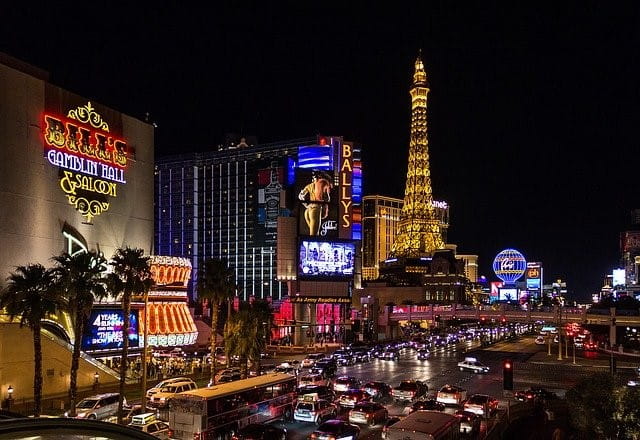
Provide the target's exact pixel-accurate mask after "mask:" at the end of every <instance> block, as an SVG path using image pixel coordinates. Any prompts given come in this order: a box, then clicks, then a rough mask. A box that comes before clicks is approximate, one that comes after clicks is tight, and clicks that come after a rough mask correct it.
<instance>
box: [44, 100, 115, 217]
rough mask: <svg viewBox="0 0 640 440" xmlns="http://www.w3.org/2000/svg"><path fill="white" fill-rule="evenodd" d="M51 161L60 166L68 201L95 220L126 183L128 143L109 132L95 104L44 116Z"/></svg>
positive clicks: (62, 186)
mask: <svg viewBox="0 0 640 440" xmlns="http://www.w3.org/2000/svg"><path fill="white" fill-rule="evenodd" d="M44 142H45V145H46V146H47V147H49V148H50V149H49V150H48V151H47V152H46V158H47V161H48V162H49V163H50V164H51V165H53V166H56V167H58V168H60V170H61V173H60V181H59V184H60V188H61V189H62V191H63V192H64V193H65V195H66V196H67V200H68V201H69V203H70V204H71V205H73V206H74V207H75V208H76V209H77V210H78V211H79V212H80V214H82V215H83V216H85V217H86V218H87V221H88V222H91V220H92V218H93V217H95V216H97V215H100V214H101V213H103V212H104V211H106V210H107V209H109V199H108V197H116V196H117V193H118V184H123V183H126V180H125V178H124V168H125V167H126V166H127V144H126V143H125V142H124V141H122V140H120V139H117V138H116V137H114V136H113V135H111V134H110V133H109V125H108V124H107V123H106V122H104V121H103V120H102V116H100V115H99V114H98V113H97V112H96V111H95V110H94V108H93V107H92V105H91V103H90V102H89V103H87V105H85V106H83V107H78V108H77V109H75V110H70V111H69V113H68V114H67V117H60V116H54V115H50V114H45V115H44Z"/></svg>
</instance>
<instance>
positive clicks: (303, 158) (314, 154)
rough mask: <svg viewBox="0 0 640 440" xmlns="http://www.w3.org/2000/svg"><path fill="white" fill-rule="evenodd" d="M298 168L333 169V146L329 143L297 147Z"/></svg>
mask: <svg viewBox="0 0 640 440" xmlns="http://www.w3.org/2000/svg"><path fill="white" fill-rule="evenodd" d="M298 168H306V169H314V170H333V147H332V146H331V145H306V146H300V147H298Z"/></svg>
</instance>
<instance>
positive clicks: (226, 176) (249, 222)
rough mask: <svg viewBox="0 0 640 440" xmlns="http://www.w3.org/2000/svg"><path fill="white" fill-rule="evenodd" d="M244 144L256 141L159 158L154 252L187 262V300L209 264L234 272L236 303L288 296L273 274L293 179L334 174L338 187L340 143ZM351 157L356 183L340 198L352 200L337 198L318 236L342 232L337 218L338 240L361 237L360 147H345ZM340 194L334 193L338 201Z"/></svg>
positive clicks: (293, 211)
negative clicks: (222, 263)
mask: <svg viewBox="0 0 640 440" xmlns="http://www.w3.org/2000/svg"><path fill="white" fill-rule="evenodd" d="M247 139H248V140H250V142H249V144H252V143H253V141H252V140H251V139H252V138H250V137H247V138H238V139H237V142H236V139H235V138H233V137H229V136H228V139H226V140H225V143H224V144H223V145H221V146H220V147H219V149H218V150H217V151H211V152H206V153H192V154H186V155H180V156H170V157H164V158H160V159H157V160H156V167H155V186H156V191H155V195H156V203H155V223H156V228H155V253H156V254H162V255H171V256H175V257H185V258H188V259H189V260H190V261H191V264H192V266H193V273H192V278H191V282H190V284H189V288H188V292H189V295H190V297H191V298H194V296H195V288H194V286H197V283H198V277H199V270H200V268H201V267H202V262H203V261H204V260H205V259H207V258H221V259H225V260H226V261H227V262H228V263H229V266H230V267H231V268H233V269H234V270H235V272H236V284H237V287H238V290H237V294H238V296H240V299H248V298H250V297H256V298H269V297H270V298H271V299H274V300H277V299H281V298H283V297H284V296H286V295H287V294H288V293H289V291H288V288H287V283H286V277H285V278H282V277H278V268H277V261H278V258H277V255H276V250H277V241H278V240H277V230H278V218H279V217H291V218H293V217H296V216H297V209H299V208H298V206H297V204H296V201H297V200H298V195H299V194H298V193H299V186H300V185H301V183H300V182H297V180H301V179H303V178H304V179H307V178H308V179H309V180H310V179H311V170H321V171H323V172H325V173H329V174H331V177H330V179H331V183H332V184H334V186H335V187H336V188H337V187H338V186H339V185H338V183H339V182H338V181H339V180H340V169H339V164H340V158H339V154H340V151H341V150H342V147H343V140H342V138H341V137H335V136H334V137H332V136H317V137H309V138H304V139H294V140H289V141H283V142H275V143H270V144H258V145H255V146H251V145H249V144H248V143H247ZM345 145H346V144H345ZM349 145H350V144H349ZM349 151H350V152H351V153H352V154H353V157H351V158H350V162H349V164H350V165H349V166H351V167H353V181H351V180H349V185H350V186H349V188H348V189H349V191H347V189H345V190H344V191H341V192H340V194H341V195H345V196H346V195H349V197H350V198H349V200H342V202H343V203H341V202H339V201H338V200H335V202H336V203H335V205H332V206H335V208H333V209H334V210H335V212H333V211H332V212H331V216H332V217H331V216H330V217H331V218H328V217H327V219H326V221H323V222H322V224H321V225H319V227H320V234H321V235H322V234H329V235H330V234H332V233H334V232H335V233H337V232H338V230H339V229H340V233H341V234H343V233H344V232H343V230H342V229H344V228H339V226H338V218H339V216H340V218H341V219H342V218H345V219H348V222H349V225H350V226H349V230H348V231H349V234H350V236H349V237H342V238H349V239H360V234H361V227H360V203H361V200H360V197H361V188H362V180H361V178H362V174H361V164H360V149H359V148H357V147H354V146H352V145H350V149H349ZM307 171H308V174H309V176H307V175H306V174H305V173H307ZM351 177H352V176H351V173H350V174H349V179H351ZM305 183H306V181H305ZM337 194H338V193H337V190H336V195H335V196H334V198H335V199H338V198H339V196H338V195H337ZM345 206H346V208H345ZM340 210H341V211H340ZM338 211H339V212H338ZM343 211H344V212H343ZM296 229H297V228H294V232H295V233H297V230H296ZM351 234H352V235H351ZM294 263H295V262H294Z"/></svg>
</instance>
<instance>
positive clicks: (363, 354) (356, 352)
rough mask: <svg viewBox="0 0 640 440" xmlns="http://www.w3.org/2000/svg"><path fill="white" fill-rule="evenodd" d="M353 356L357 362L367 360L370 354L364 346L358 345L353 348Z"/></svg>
mask: <svg viewBox="0 0 640 440" xmlns="http://www.w3.org/2000/svg"><path fill="white" fill-rule="evenodd" d="M353 358H354V360H355V361H356V362H358V363H363V362H369V361H370V360H371V355H370V354H369V349H368V348H366V347H358V348H354V349H353Z"/></svg>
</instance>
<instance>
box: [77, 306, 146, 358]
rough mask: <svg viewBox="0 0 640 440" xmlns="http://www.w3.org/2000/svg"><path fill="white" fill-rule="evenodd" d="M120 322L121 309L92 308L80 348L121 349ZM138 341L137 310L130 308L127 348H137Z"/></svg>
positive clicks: (121, 317)
mask: <svg viewBox="0 0 640 440" xmlns="http://www.w3.org/2000/svg"><path fill="white" fill-rule="evenodd" d="M122 324H123V314H122V310H121V309H116V308H114V309H94V310H92V311H91V315H90V316H89V320H88V321H87V326H86V328H85V331H84V335H83V337H82V349H83V350H85V351H95V350H119V349H122V342H123V338H122ZM139 343H140V341H139V337H138V311H137V310H132V311H131V315H130V317H129V348H137V347H138V346H139Z"/></svg>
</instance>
